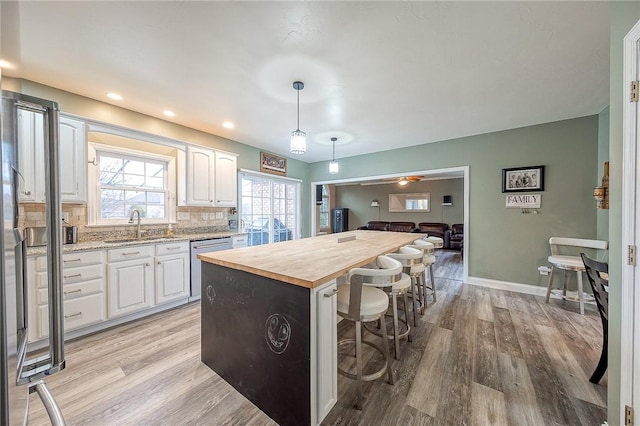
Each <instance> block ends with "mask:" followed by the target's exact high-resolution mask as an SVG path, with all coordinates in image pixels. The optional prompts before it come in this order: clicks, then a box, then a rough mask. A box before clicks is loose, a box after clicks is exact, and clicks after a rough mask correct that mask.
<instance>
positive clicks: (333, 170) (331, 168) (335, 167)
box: [329, 138, 340, 175]
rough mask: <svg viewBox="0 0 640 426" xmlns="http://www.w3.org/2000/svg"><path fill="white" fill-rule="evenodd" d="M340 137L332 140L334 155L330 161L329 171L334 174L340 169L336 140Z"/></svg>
mask: <svg viewBox="0 0 640 426" xmlns="http://www.w3.org/2000/svg"><path fill="white" fill-rule="evenodd" d="M337 140H338V138H331V142H333V156H332V157H331V158H332V160H331V162H329V173H330V174H332V175H335V174H337V173H338V172H339V171H340V165H339V164H338V162H337V161H336V141H337Z"/></svg>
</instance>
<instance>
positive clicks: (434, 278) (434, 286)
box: [425, 263, 436, 303]
mask: <svg viewBox="0 0 640 426" xmlns="http://www.w3.org/2000/svg"><path fill="white" fill-rule="evenodd" d="M425 274H426V268H425ZM429 275H431V291H432V292H433V303H436V276H435V275H433V263H432V264H431V265H429Z"/></svg>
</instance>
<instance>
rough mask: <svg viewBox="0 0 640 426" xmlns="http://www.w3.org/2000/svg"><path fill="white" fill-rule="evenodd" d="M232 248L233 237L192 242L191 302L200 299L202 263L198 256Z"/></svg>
mask: <svg viewBox="0 0 640 426" xmlns="http://www.w3.org/2000/svg"><path fill="white" fill-rule="evenodd" d="M232 247H233V245H232V241H231V237H227V238H216V239H213V240H202V241H192V242H191V297H190V298H189V301H192V300H199V299H200V279H201V267H200V263H201V261H200V260H198V255H199V254H202V253H211V252H212V251H220V250H228V249H230V248H232Z"/></svg>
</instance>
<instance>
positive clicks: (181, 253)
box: [156, 242, 191, 305]
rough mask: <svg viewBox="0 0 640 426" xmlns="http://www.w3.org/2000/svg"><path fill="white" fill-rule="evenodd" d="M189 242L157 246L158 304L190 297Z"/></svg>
mask: <svg viewBox="0 0 640 426" xmlns="http://www.w3.org/2000/svg"><path fill="white" fill-rule="evenodd" d="M189 261H190V259H189V243H188V242H184V243H171V244H158V245H157V246H156V304H158V305H159V304H161V303H167V302H171V301H173V300H177V299H181V298H185V297H189V295H190V292H191V288H190V285H189V279H190V276H191V275H190V271H189V268H190V263H189Z"/></svg>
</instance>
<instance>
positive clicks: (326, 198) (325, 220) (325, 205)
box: [320, 185, 331, 232]
mask: <svg viewBox="0 0 640 426" xmlns="http://www.w3.org/2000/svg"><path fill="white" fill-rule="evenodd" d="M330 200H331V197H330V195H329V185H322V204H320V231H321V232H329V226H330V225H329V202H330Z"/></svg>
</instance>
